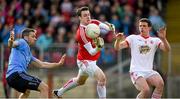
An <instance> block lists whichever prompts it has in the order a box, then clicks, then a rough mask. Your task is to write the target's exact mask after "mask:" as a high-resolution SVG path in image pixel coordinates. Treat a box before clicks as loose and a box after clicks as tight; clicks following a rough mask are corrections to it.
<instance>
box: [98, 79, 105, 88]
mask: <svg viewBox="0 0 180 99" xmlns="http://www.w3.org/2000/svg"><path fill="white" fill-rule="evenodd" d="M98 85H99V86H105V85H106V78H105V77H103V78H101V79H100V80H99V81H98Z"/></svg>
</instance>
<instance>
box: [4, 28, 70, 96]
mask: <svg viewBox="0 0 180 99" xmlns="http://www.w3.org/2000/svg"><path fill="white" fill-rule="evenodd" d="M35 41H36V30H34V29H30V28H26V29H24V30H23V31H22V38H21V39H18V40H15V41H14V31H11V34H10V38H9V40H8V46H9V47H10V48H12V49H11V54H10V57H9V64H8V70H7V73H6V80H7V82H8V84H9V86H10V87H12V88H14V89H15V90H17V91H19V92H21V94H20V96H19V98H27V97H28V96H29V94H30V90H36V91H39V92H40V95H41V97H42V98H48V86H47V84H45V83H44V82H43V81H41V80H40V79H39V78H36V77H34V76H31V75H29V74H27V69H28V66H29V65H33V66H36V67H40V68H53V67H58V66H62V65H63V63H64V60H65V57H66V55H63V56H62V58H61V60H60V61H59V62H58V63H49V62H42V61H40V60H39V59H37V58H35V57H33V56H32V53H31V51H30V46H31V45H33V44H34V43H35Z"/></svg>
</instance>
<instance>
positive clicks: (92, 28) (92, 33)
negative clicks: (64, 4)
mask: <svg viewBox="0 0 180 99" xmlns="http://www.w3.org/2000/svg"><path fill="white" fill-rule="evenodd" d="M99 35H100V28H99V26H98V25H96V24H93V23H90V24H88V25H87V27H86V36H87V37H89V38H92V39H93V38H96V37H98V36H99Z"/></svg>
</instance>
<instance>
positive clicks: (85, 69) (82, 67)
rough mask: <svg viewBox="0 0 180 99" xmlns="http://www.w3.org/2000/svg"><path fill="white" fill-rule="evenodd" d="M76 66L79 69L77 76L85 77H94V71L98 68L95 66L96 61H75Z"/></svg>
mask: <svg viewBox="0 0 180 99" xmlns="http://www.w3.org/2000/svg"><path fill="white" fill-rule="evenodd" d="M77 65H78V67H79V75H82V76H83V75H85V76H90V77H94V75H95V71H96V70H97V69H98V68H99V67H98V66H97V65H96V61H91V60H77Z"/></svg>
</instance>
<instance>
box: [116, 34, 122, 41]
mask: <svg viewBox="0 0 180 99" xmlns="http://www.w3.org/2000/svg"><path fill="white" fill-rule="evenodd" d="M115 38H116V39H117V40H122V39H124V34H123V33H118V34H116V37H115Z"/></svg>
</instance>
